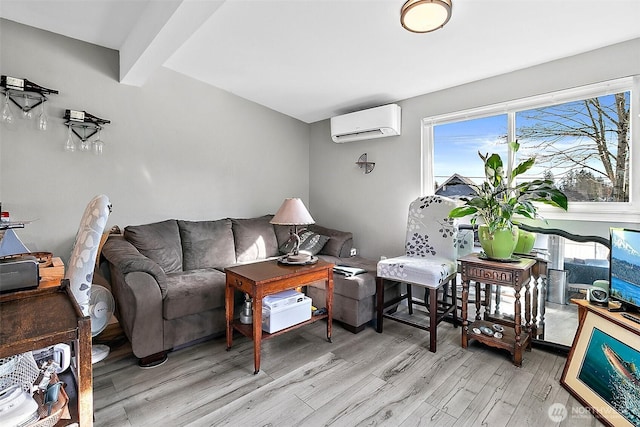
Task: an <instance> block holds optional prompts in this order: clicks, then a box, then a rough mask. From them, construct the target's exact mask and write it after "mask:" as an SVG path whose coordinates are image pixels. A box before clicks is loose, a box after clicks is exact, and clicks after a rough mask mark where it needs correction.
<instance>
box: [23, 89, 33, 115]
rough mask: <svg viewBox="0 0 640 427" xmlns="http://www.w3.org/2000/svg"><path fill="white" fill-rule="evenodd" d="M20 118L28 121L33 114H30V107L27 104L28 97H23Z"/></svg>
mask: <svg viewBox="0 0 640 427" xmlns="http://www.w3.org/2000/svg"><path fill="white" fill-rule="evenodd" d="M22 118H23V119H27V120H30V119H31V118H33V114H32V113H31V105H30V104H29V97H28V96H27V95H26V94H25V95H24V107H22Z"/></svg>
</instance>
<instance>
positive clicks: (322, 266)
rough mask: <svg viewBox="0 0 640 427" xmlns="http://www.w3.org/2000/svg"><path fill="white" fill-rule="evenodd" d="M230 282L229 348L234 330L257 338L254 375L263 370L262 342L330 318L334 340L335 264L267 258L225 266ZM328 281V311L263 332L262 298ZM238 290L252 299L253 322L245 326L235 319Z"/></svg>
mask: <svg viewBox="0 0 640 427" xmlns="http://www.w3.org/2000/svg"><path fill="white" fill-rule="evenodd" d="M225 273H226V276H227V279H226V280H227V284H226V290H225V307H226V319H227V350H229V349H230V348H231V345H232V344H233V330H234V329H235V330H237V331H239V332H240V333H241V334H243V335H244V336H247V337H249V338H252V339H253V361H254V368H255V370H254V374H257V373H258V372H259V371H260V344H261V341H262V340H263V339H267V338H271V337H274V336H277V335H280V334H283V333H285V332H287V331H290V330H292V329H295V328H299V327H300V326H304V325H307V324H309V323H313V322H316V321H318V320H320V319H325V318H326V319H327V340H329V342H331V320H332V316H333V264H331V263H328V262H325V261H322V260H319V261H318V262H317V263H315V264H312V265H300V266H292V265H282V264H279V263H278V262H277V261H264V262H256V263H252V264H245V265H239V266H236V267H230V268H227V269H225ZM320 280H324V281H325V282H326V287H327V288H326V296H327V300H326V304H327V307H326V308H327V314H325V315H319V316H312V317H311V319H309V320H307V321H305V322H302V323H298V324H297V325H293V326H291V327H289V328H286V329H283V330H281V331H278V332H274V333H272V334H270V333H267V332H263V331H262V298H264V297H265V296H267V295H272V294H275V293H278V292H281V291H285V290H287V289H294V288H297V287H299V286H302V285H306V284H309V283H313V282H317V281H320ZM235 289H238V290H239V291H242V292H244V293H246V294H249V296H250V297H251V299H252V308H253V324H252V325H245V324H242V323H240V322H238V321H234V318H233V309H234V307H233V305H234V304H233V303H234V295H233V294H234V290H235Z"/></svg>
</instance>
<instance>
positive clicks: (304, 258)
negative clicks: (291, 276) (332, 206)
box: [270, 198, 317, 263]
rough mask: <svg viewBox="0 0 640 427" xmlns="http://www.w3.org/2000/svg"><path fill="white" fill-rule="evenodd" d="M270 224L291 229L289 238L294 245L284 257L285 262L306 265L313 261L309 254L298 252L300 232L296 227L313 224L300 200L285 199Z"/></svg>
mask: <svg viewBox="0 0 640 427" xmlns="http://www.w3.org/2000/svg"><path fill="white" fill-rule="evenodd" d="M270 222H271V224H276V225H290V226H292V227H293V228H291V229H290V231H289V233H290V234H291V238H293V239H295V245H294V247H293V250H292V251H291V253H290V254H289V255H288V256H287V257H286V260H287V262H289V263H308V262H309V261H313V259H312V256H311V255H310V254H305V253H300V252H299V247H300V235H299V232H300V231H302V230H298V226H299V225H309V224H315V221H314V219H313V218H312V217H311V214H310V213H309V211H308V210H307V208H306V207H305V206H304V203H302V200H300V199H298V198H290V199H285V201H284V202H283V203H282V206H280V209H278V212H276V214H275V215H274V216H273V218H272V219H271V221H270ZM316 260H317V258H316Z"/></svg>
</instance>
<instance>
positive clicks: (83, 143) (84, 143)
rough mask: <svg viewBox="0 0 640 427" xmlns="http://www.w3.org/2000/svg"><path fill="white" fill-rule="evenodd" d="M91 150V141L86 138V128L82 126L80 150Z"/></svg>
mask: <svg viewBox="0 0 640 427" xmlns="http://www.w3.org/2000/svg"><path fill="white" fill-rule="evenodd" d="M89 150H91V142H90V141H89V138H87V128H86V127H84V126H83V127H82V139H81V140H80V151H89Z"/></svg>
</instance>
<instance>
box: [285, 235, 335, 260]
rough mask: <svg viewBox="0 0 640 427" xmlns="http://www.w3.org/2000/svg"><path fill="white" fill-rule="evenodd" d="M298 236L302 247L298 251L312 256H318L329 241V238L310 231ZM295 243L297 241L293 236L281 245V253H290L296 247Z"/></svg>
mask: <svg viewBox="0 0 640 427" xmlns="http://www.w3.org/2000/svg"><path fill="white" fill-rule="evenodd" d="M298 234H299V236H300V246H299V247H298V250H299V251H300V252H305V253H308V254H310V255H316V254H317V253H318V252H320V250H321V249H322V248H323V247H324V245H325V244H326V243H327V241H328V240H329V237H327V236H323V235H321V234H318V233H314V232H313V231H310V230H305V231H303V232H301V233H298ZM295 242H296V241H295V239H294V238H293V236H291V237H290V238H289V239H288V240H287V241H286V242H285V243H284V244H283V245H280V253H281V254H288V253H290V252H291V251H292V250H293V247H294V246H295Z"/></svg>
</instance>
